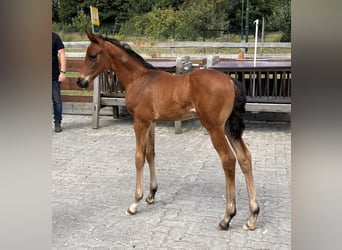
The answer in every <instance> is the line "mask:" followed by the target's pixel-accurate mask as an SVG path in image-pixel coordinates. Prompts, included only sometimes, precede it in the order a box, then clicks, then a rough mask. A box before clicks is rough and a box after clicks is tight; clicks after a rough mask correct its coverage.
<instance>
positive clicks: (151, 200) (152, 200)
mask: <svg viewBox="0 0 342 250" xmlns="http://www.w3.org/2000/svg"><path fill="white" fill-rule="evenodd" d="M145 201H146V203H147V204H149V205H151V204H152V203H153V202H154V198H153V197H149V196H147V197H146V199H145Z"/></svg>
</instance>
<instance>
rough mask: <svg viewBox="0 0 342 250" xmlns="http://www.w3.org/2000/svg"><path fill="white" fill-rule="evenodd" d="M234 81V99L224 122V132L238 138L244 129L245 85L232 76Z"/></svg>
mask: <svg viewBox="0 0 342 250" xmlns="http://www.w3.org/2000/svg"><path fill="white" fill-rule="evenodd" d="M232 80H233V82H234V83H235V101H234V108H233V111H232V113H231V114H230V116H229V118H228V121H227V122H226V124H225V128H226V134H227V133H229V135H230V136H231V137H232V138H234V139H239V138H241V136H242V133H243V131H244V130H245V122H244V114H245V111H246V110H245V105H246V101H247V99H246V89H245V85H244V84H243V83H242V82H240V81H238V80H237V79H235V78H232Z"/></svg>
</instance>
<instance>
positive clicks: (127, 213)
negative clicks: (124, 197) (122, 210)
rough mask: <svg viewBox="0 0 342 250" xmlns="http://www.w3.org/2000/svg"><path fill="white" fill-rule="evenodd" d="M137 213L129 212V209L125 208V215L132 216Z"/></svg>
mask: <svg viewBox="0 0 342 250" xmlns="http://www.w3.org/2000/svg"><path fill="white" fill-rule="evenodd" d="M136 212H137V211H134V212H133V211H131V210H130V208H127V210H126V215H134V214H135V213H136Z"/></svg>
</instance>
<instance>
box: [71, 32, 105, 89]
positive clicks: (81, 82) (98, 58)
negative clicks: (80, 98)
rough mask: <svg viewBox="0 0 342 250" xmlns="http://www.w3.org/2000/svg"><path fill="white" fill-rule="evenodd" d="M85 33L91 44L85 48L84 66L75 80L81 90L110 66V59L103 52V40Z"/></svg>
mask: <svg viewBox="0 0 342 250" xmlns="http://www.w3.org/2000/svg"><path fill="white" fill-rule="evenodd" d="M86 33H87V36H88V38H89V40H90V42H91V43H90V45H89V46H88V48H87V52H86V56H85V59H84V64H83V66H82V67H81V69H80V72H79V77H78V79H77V85H78V86H79V87H81V88H87V87H88V85H89V82H90V81H92V80H94V78H95V77H96V76H97V75H98V74H100V73H101V72H103V71H105V70H107V69H110V65H111V60H110V57H109V55H108V53H106V51H105V50H106V45H105V39H104V38H103V37H101V36H97V35H94V34H93V33H90V32H88V31H87V32H86Z"/></svg>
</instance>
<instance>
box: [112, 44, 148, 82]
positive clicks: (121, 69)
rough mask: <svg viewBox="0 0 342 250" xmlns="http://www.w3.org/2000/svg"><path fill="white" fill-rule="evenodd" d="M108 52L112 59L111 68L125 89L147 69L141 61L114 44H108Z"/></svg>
mask: <svg viewBox="0 0 342 250" xmlns="http://www.w3.org/2000/svg"><path fill="white" fill-rule="evenodd" d="M108 53H109V55H110V57H111V61H112V62H111V69H112V70H113V71H114V72H115V74H116V75H117V76H118V79H119V80H120V83H121V84H122V85H123V87H124V88H125V89H127V86H128V85H129V84H131V83H132V82H133V81H134V80H136V79H137V78H139V77H141V76H142V75H143V74H144V73H145V72H146V71H147V69H146V68H145V66H144V65H143V64H142V63H141V62H139V61H138V60H137V59H135V58H133V57H132V56H131V55H129V54H128V53H127V52H126V51H125V50H123V49H122V48H119V47H117V46H116V45H113V44H110V46H109V49H108Z"/></svg>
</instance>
